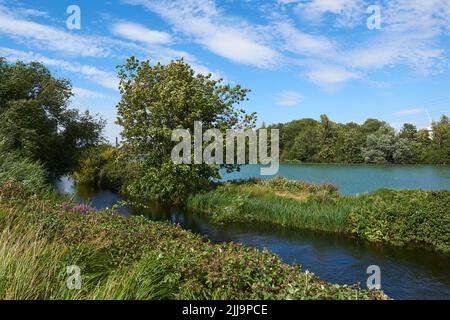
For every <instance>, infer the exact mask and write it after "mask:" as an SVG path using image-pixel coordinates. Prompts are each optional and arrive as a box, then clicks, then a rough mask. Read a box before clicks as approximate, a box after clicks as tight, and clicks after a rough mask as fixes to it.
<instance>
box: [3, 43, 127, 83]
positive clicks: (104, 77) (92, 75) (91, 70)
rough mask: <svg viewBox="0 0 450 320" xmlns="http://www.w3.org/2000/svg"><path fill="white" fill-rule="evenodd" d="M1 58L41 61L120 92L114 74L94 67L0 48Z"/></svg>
mask: <svg viewBox="0 0 450 320" xmlns="http://www.w3.org/2000/svg"><path fill="white" fill-rule="evenodd" d="M0 56H3V57H5V58H7V59H8V60H11V61H15V60H21V61H24V62H31V61H39V62H42V63H43V64H45V65H46V66H50V67H56V68H59V69H61V70H64V71H68V72H73V73H75V74H77V75H79V76H81V77H82V78H84V79H87V80H89V81H91V82H93V83H96V84H98V85H100V86H102V87H104V88H108V89H113V90H118V82H119V81H118V79H117V77H116V75H115V74H114V73H112V72H108V71H104V70H101V69H98V68H96V67H94V66H90V65H85V64H79V63H73V62H68V61H65V60H61V59H52V58H48V57H45V56H43V55H40V54H37V53H34V52H32V51H21V50H15V49H10V48H5V47H0Z"/></svg>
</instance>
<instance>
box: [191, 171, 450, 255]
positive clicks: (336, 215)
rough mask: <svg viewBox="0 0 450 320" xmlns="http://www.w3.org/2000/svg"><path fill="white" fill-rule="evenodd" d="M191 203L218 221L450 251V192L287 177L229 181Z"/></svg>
mask: <svg viewBox="0 0 450 320" xmlns="http://www.w3.org/2000/svg"><path fill="white" fill-rule="evenodd" d="M188 207H189V209H191V210H194V211H200V212H203V213H205V214H208V215H209V216H210V217H211V219H212V220H213V221H215V222H219V223H228V222H248V223H268V224H274V225H281V226H284V227H290V228H293V229H309V230H320V231H327V232H339V233H345V234H349V235H354V236H356V237H358V238H361V239H365V240H368V241H372V242H378V243H389V244H392V245H397V246H406V245H408V246H421V247H427V248H432V249H435V250H438V251H441V252H444V253H450V191H448V190H441V191H422V190H379V191H377V192H374V193H372V194H364V195H361V196H339V195H338V194H337V193H336V189H335V188H333V186H330V185H322V186H314V185H311V184H308V183H304V182H295V181H290V180H287V179H283V178H276V179H274V180H269V181H248V182H239V183H236V182H235V183H226V184H223V185H219V186H218V187H217V188H215V189H213V190H210V191H206V192H201V193H197V194H195V195H193V196H191V197H189V199H188Z"/></svg>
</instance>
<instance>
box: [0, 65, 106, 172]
mask: <svg viewBox="0 0 450 320" xmlns="http://www.w3.org/2000/svg"><path fill="white" fill-rule="evenodd" d="M0 79H1V81H0V144H1V149H2V152H15V153H19V154H20V155H22V156H24V157H27V158H29V159H31V160H37V161H39V162H41V163H42V164H43V165H44V167H45V168H46V169H47V171H48V173H49V175H50V176H52V177H57V176H60V175H63V174H66V173H68V172H69V171H71V170H72V169H73V168H74V166H75V165H76V163H77V157H78V155H79V154H80V152H81V151H82V150H83V149H84V148H86V147H88V146H91V145H94V144H96V143H98V142H99V141H100V140H101V139H102V136H101V132H102V129H103V126H104V122H103V121H102V120H97V119H96V118H94V117H93V116H92V115H90V114H89V112H85V113H80V112H79V111H78V110H76V109H71V108H69V104H70V98H71V97H72V96H73V93H72V86H71V83H70V82H69V81H68V80H66V79H57V78H55V77H53V76H52V74H51V73H50V71H49V70H48V69H47V68H46V67H45V66H44V65H42V64H41V63H38V62H31V63H28V64H27V63H23V62H20V61H17V62H15V63H12V64H8V63H7V61H6V60H5V59H3V58H0Z"/></svg>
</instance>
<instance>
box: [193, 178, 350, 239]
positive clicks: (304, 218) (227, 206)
mask: <svg viewBox="0 0 450 320" xmlns="http://www.w3.org/2000/svg"><path fill="white" fill-rule="evenodd" d="M264 183H265V184H266V182H264ZM265 184H264V185H260V184H256V185H255V184H240V185H239V184H238V185H235V184H227V185H224V186H219V187H218V188H217V189H215V190H213V191H209V192H204V193H198V194H196V195H194V196H191V197H190V198H189V199H188V208H190V209H192V210H199V211H202V212H204V213H207V214H209V215H210V216H211V218H212V219H213V220H214V221H216V222H260V223H271V224H276V225H282V226H285V227H292V228H302V229H312V230H321V231H331V232H346V231H347V229H348V218H349V214H350V212H351V210H352V209H353V207H354V206H355V204H356V203H357V201H358V199H357V198H355V197H338V196H334V195H333V192H330V191H328V190H327V189H326V190H325V191H324V190H323V189H320V188H319V189H317V190H315V191H314V192H312V191H310V189H309V187H308V189H307V190H306V191H305V189H298V191H297V190H296V189H294V191H287V192H282V193H279V192H277V190H279V189H275V191H274V190H273V189H266V188H265V187H266V185H265ZM282 190H283V189H282ZM290 190H292V189H290Z"/></svg>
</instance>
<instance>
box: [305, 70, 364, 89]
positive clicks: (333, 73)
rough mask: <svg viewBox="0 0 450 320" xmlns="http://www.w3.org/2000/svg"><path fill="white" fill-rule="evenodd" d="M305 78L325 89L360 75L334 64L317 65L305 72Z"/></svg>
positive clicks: (357, 77)
mask: <svg viewBox="0 0 450 320" xmlns="http://www.w3.org/2000/svg"><path fill="white" fill-rule="evenodd" d="M305 76H306V78H307V79H308V80H309V81H311V82H312V83H314V84H317V85H319V86H321V87H324V88H325V89H334V88H336V87H337V86H340V85H342V84H343V83H345V82H347V81H349V80H355V79H359V78H361V75H360V74H358V73H356V72H353V71H349V70H346V69H344V68H341V67H337V66H334V65H317V66H315V67H314V68H313V69H311V70H310V71H308V72H306V73H305Z"/></svg>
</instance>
